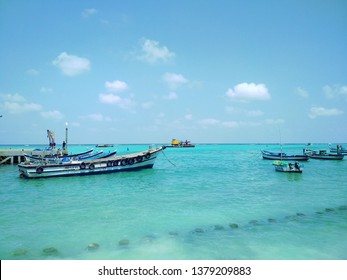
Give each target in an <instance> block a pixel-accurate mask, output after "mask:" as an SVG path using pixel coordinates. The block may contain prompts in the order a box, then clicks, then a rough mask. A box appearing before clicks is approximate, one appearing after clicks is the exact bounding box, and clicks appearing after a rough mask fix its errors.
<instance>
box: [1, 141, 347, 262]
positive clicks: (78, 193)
mask: <svg viewBox="0 0 347 280" xmlns="http://www.w3.org/2000/svg"><path fill="white" fill-rule="evenodd" d="M343 146H346V145H345V144H343ZM23 147H24V146H23ZM35 147H37V146H29V147H24V148H35ZM91 147H93V146H92V145H72V146H70V152H73V153H74V152H79V151H83V150H86V149H87V148H91ZM327 147H328V145H327V144H320V145H317V146H314V145H313V146H312V148H317V149H319V148H324V149H326V148H327ZM4 148H8V146H0V149H4ZM12 148H18V147H16V146H12ZM115 148H116V149H117V150H118V153H119V154H121V153H126V152H135V151H140V150H143V149H147V148H148V145H116V146H115ZM303 148H304V145H301V144H295V145H294V144H292V145H284V146H283V151H284V152H287V153H288V154H289V153H301V152H302V149H303ZM106 149H113V148H106ZM261 149H267V150H272V151H279V146H278V145H265V144H262V145H260V144H259V145H255V144H254V145H253V144H238V145H236V144H230V145H229V144H224V145H215V144H200V145H197V146H196V147H195V148H167V149H166V150H164V152H163V153H160V154H159V157H158V158H157V161H156V163H155V165H154V168H153V169H148V170H142V171H136V172H124V173H116V174H105V175H94V176H82V177H62V178H46V179H31V180H28V179H21V178H19V174H18V171H17V166H11V165H2V166H0V175H1V184H0V185H1V187H0V211H1V215H0V231H1V234H0V259H2V260H4V259H5V260H6V259H30V260H38V259H39V260H41V259H58V260H75V259H77V260H87V259H88V260H89V259H92V260H98V259H99V260H113V259H121V260H131V259H135V260H153V259H155V260H162V259H166V260H167V259H169V260H200V259H206V260H233V259H237V260H292V259H299V260H301V259H307V260H321V259H323V260H346V259H347V238H346V233H347V157H346V158H345V159H343V160H342V161H322V160H313V159H310V160H309V161H308V162H305V163H304V172H303V173H302V174H285V173H278V172H275V170H274V167H273V166H272V161H268V160H263V159H262V158H261V153H260V151H261ZM104 150H105V149H104ZM96 244H97V245H96ZM88 245H90V246H89V248H88Z"/></svg>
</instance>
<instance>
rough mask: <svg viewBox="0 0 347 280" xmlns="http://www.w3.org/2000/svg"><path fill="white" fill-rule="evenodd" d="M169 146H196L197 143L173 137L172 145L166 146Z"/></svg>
mask: <svg viewBox="0 0 347 280" xmlns="http://www.w3.org/2000/svg"><path fill="white" fill-rule="evenodd" d="M166 147H167V148H194V147H195V145H194V144H192V143H191V142H190V141H188V140H186V141H179V140H177V139H172V141H171V145H170V146H166Z"/></svg>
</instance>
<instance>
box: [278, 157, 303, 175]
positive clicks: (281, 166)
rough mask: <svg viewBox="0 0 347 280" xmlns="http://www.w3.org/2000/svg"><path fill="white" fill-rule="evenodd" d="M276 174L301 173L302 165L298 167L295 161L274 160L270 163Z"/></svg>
mask: <svg viewBox="0 0 347 280" xmlns="http://www.w3.org/2000/svg"><path fill="white" fill-rule="evenodd" d="M272 164H273V165H274V167H275V170H276V171H277V172H287V173H302V170H303V165H300V164H299V163H298V162H297V161H296V162H294V163H292V162H286V161H282V160H276V161H274V162H273V163H272Z"/></svg>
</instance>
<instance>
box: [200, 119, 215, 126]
mask: <svg viewBox="0 0 347 280" xmlns="http://www.w3.org/2000/svg"><path fill="white" fill-rule="evenodd" d="M198 123H199V124H201V125H203V126H210V125H217V124H219V123H220V121H219V120H217V119H213V118H207V119H202V120H199V121H198Z"/></svg>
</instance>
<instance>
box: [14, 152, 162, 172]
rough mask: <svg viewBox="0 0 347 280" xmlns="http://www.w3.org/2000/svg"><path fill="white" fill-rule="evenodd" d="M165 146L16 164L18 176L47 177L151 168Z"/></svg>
mask: <svg viewBox="0 0 347 280" xmlns="http://www.w3.org/2000/svg"><path fill="white" fill-rule="evenodd" d="M163 149H165V146H162V147H157V148H152V147H150V148H149V149H148V150H146V151H142V152H138V153H132V154H126V155H120V156H116V155H114V156H111V157H106V158H99V159H92V160H73V159H71V160H69V161H66V162H59V163H50V162H47V161H44V160H42V161H36V162H25V163H21V164H19V165H18V170H19V173H20V176H21V177H23V178H47V177H59V176H84V175H94V174H104V173H115V172H121V171H135V170H141V169H145V168H152V167H153V165H154V163H155V160H156V158H157V156H158V153H159V152H160V151H162V150H163Z"/></svg>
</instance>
